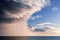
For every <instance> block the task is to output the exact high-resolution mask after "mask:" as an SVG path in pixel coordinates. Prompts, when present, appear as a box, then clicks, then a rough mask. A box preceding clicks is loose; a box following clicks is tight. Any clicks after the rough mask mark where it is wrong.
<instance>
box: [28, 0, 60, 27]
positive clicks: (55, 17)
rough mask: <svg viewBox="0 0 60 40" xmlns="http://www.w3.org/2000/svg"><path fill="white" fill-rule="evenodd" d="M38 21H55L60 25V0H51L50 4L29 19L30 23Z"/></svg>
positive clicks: (33, 23) (34, 23)
mask: <svg viewBox="0 0 60 40" xmlns="http://www.w3.org/2000/svg"><path fill="white" fill-rule="evenodd" d="M38 23H40V24H41V23H54V24H57V25H59V26H60V0H51V3H50V4H49V5H47V6H45V7H44V8H42V9H41V11H38V12H35V13H34V14H33V15H32V16H31V18H30V19H29V20H28V24H29V25H36V24H38Z"/></svg>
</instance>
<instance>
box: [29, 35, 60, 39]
mask: <svg viewBox="0 0 60 40" xmlns="http://www.w3.org/2000/svg"><path fill="white" fill-rule="evenodd" d="M29 40H60V36H34V37H33V36H32V37H29Z"/></svg>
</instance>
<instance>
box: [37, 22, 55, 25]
mask: <svg viewBox="0 0 60 40" xmlns="http://www.w3.org/2000/svg"><path fill="white" fill-rule="evenodd" d="M48 24H52V25H56V24H55V23H50V22H45V23H39V24H37V25H48Z"/></svg>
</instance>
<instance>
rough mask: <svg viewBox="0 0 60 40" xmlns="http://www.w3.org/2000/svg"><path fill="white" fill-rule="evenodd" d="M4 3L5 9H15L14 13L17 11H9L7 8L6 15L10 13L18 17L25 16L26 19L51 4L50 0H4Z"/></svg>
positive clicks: (11, 15)
mask: <svg viewBox="0 0 60 40" xmlns="http://www.w3.org/2000/svg"><path fill="white" fill-rule="evenodd" d="M4 3H6V4H4V8H5V9H8V10H10V11H13V10H14V13H17V14H13V13H10V12H9V13H8V11H7V10H6V13H8V14H6V15H10V16H9V17H15V16H16V18H24V19H25V20H26V19H29V18H30V16H31V15H32V14H33V13H35V12H37V11H40V10H41V9H42V8H44V7H45V6H46V5H48V4H50V0H8V1H7V2H6V1H4ZM17 9H18V10H17ZM16 10H17V11H18V12H17V11H16ZM38 17H39V16H38Z"/></svg>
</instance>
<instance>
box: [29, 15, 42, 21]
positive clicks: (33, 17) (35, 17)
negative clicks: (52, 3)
mask: <svg viewBox="0 0 60 40" xmlns="http://www.w3.org/2000/svg"><path fill="white" fill-rule="evenodd" d="M41 17H42V15H37V16H32V17H31V18H30V19H32V20H35V19H37V18H41Z"/></svg>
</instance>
